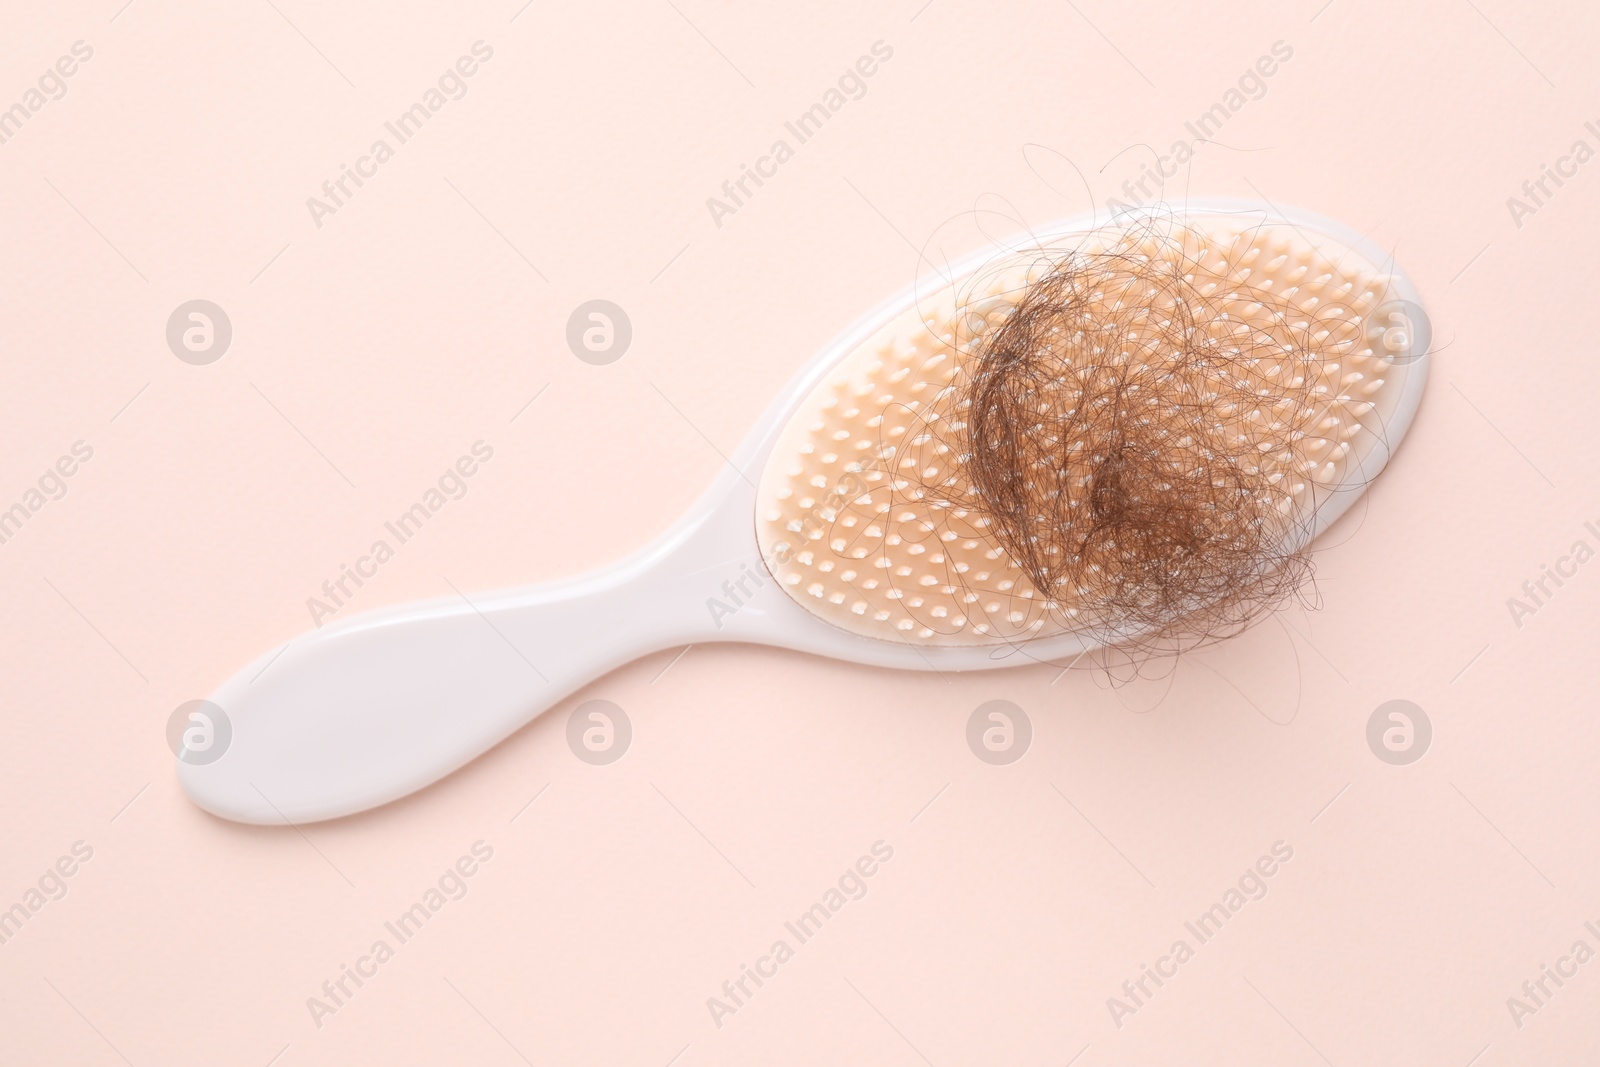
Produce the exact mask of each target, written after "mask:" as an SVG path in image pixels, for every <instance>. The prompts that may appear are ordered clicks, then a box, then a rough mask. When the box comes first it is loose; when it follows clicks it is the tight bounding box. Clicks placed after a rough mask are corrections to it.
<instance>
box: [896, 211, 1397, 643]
mask: <svg viewBox="0 0 1600 1067" xmlns="http://www.w3.org/2000/svg"><path fill="white" fill-rule="evenodd" d="M1248 246H1249V243H1248V242H1235V244H1234V245H1232V246H1230V245H1228V244H1227V243H1219V242H1216V241H1213V240H1208V238H1207V237H1206V236H1205V235H1203V234H1199V233H1197V232H1195V231H1193V230H1190V229H1188V228H1186V227H1183V226H1180V225H1176V224H1174V223H1172V222H1171V221H1170V220H1165V221H1163V220H1159V219H1150V220H1146V221H1145V222H1143V223H1142V224H1140V225H1138V226H1136V227H1135V228H1133V229H1130V230H1123V231H1116V232H1114V233H1112V234H1110V235H1106V236H1102V237H1100V238H1099V239H1098V242H1097V243H1096V244H1094V245H1085V246H1081V247H1079V248H1077V249H1074V250H1072V251H1069V252H1065V253H1062V252H1056V253H1054V254H1050V255H1046V256H1043V257H1041V258H1039V259H1037V260H1036V261H1035V262H1034V263H1033V264H1032V269H1031V271H1030V273H1029V281H1028V283H1027V284H1026V286H1025V287H1023V288H1022V289H1021V291H1020V293H1018V294H1017V295H1016V298H1015V300H1014V302H1012V303H1010V304H1009V306H1008V307H1007V308H1004V309H1002V310H1001V312H1000V314H999V315H996V316H994V317H995V318H997V319H998V320H999V321H998V324H996V325H993V326H991V327H990V328H988V329H980V330H978V331H977V332H976V333H975V335H974V336H973V337H972V338H971V340H970V342H969V343H967V344H965V345H963V346H961V347H962V348H963V349H964V351H963V353H962V355H963V359H964V365H963V368H962V372H961V374H960V375H958V376H957V378H956V379H955V381H953V383H952V385H951V386H950V388H948V389H946V390H945V391H944V392H943V394H942V395H941V396H940V397H939V398H938V399H937V400H936V401H935V402H934V403H933V404H931V405H930V406H929V407H928V408H927V409H925V410H924V411H923V413H922V418H921V420H920V422H921V426H922V428H923V431H924V432H923V433H922V434H920V435H919V436H918V438H917V440H916V442H915V448H916V451H917V453H918V454H919V457H918V458H917V459H915V460H914V461H913V462H911V463H907V464H902V466H903V467H906V468H909V469H910V470H912V471H921V470H928V471H938V472H939V476H936V477H934V478H931V479H930V478H915V479H913V482H912V484H911V485H910V486H909V487H908V488H907V489H905V490H902V495H903V496H904V497H914V498H916V499H917V500H919V501H921V502H923V504H924V506H929V505H932V506H933V507H935V508H936V509H937V510H939V511H942V512H943V513H944V514H946V515H951V514H954V515H966V516H971V515H977V516H981V517H982V518H981V519H980V520H979V524H980V525H982V526H984V527H985V528H986V532H987V535H988V536H989V537H990V538H991V539H993V540H994V541H996V542H997V543H998V544H999V545H1000V546H1001V547H1003V549H1004V551H1005V553H1006V554H1007V555H1008V556H1009V557H1010V559H1011V560H1012V561H1013V562H1014V563H1015V564H1016V565H1017V566H1018V567H1019V568H1020V569H1021V570H1022V571H1023V572H1024V573H1025V574H1026V576H1027V578H1028V579H1029V580H1030V581H1031V583H1032V586H1033V590H1032V591H1030V594H1029V596H1030V598H1032V597H1034V596H1035V595H1036V596H1037V599H1032V602H1031V603H1030V604H1029V614H1030V616H1033V617H1038V616H1040V615H1043V616H1048V617H1049V618H1050V621H1051V622H1052V624H1053V625H1052V627H1051V628H1052V629H1054V628H1058V627H1070V628H1072V629H1077V630H1088V631H1090V632H1093V633H1096V634H1098V635H1100V636H1101V637H1102V638H1104V639H1107V640H1108V641H1115V642H1120V643H1124V644H1127V643H1133V644H1136V645H1143V646H1145V647H1151V646H1154V645H1157V644H1163V643H1169V642H1173V641H1177V642H1180V643H1184V644H1190V643H1193V642H1196V641H1206V640H1209V639H1214V638H1218V637H1223V636H1227V635H1228V634H1230V633H1233V632H1236V631H1237V630H1239V629H1241V628H1243V627H1244V626H1246V625H1248V624H1249V623H1250V622H1251V621H1253V619H1254V618H1255V617H1256V616H1258V615H1259V614H1260V613H1262V612H1263V611H1265V610H1267V609H1268V608H1270V607H1272V606H1274V605H1277V604H1280V603H1281V602H1283V601H1284V600H1285V599H1286V598H1288V597H1290V596H1292V595H1293V594H1295V593H1296V592H1297V591H1298V590H1301V589H1302V588H1303V587H1304V586H1305V584H1306V582H1307V580H1308V579H1309V577H1310V575H1311V571H1312V566H1311V562H1310V560H1309V558H1308V556H1307V552H1306V548H1307V543H1308V541H1309V539H1310V533H1311V521H1312V515H1313V512H1314V507H1315V502H1316V497H1317V492H1318V489H1319V483H1326V482H1328V481H1330V480H1331V472H1332V471H1334V470H1335V468H1336V465H1337V463H1336V461H1337V460H1338V458H1339V457H1340V456H1342V455H1343V454H1344V453H1345V452H1346V451H1347V450H1348V447H1349V446H1348V443H1346V441H1345V440H1344V438H1345V437H1346V436H1347V435H1345V434H1340V433H1338V432H1337V431H1338V429H1339V428H1340V425H1339V424H1341V422H1342V420H1341V419H1339V418H1334V419H1332V420H1331V422H1332V423H1333V424H1334V425H1333V430H1334V432H1333V433H1331V434H1330V433H1328V432H1325V431H1326V430H1327V429H1328V426H1327V423H1328V422H1329V420H1328V419H1327V418H1326V417H1327V416H1328V413H1329V408H1330V406H1331V405H1332V404H1334V403H1336V402H1338V401H1339V400H1340V399H1348V398H1340V397H1339V396H1338V392H1337V372H1338V359H1339V355H1340V353H1341V352H1344V351H1347V350H1349V349H1350V347H1351V346H1352V345H1353V344H1355V343H1358V342H1359V340H1360V330H1359V326H1360V317H1359V316H1358V315H1353V314H1350V313H1348V311H1347V310H1346V309H1341V308H1338V307H1334V306H1332V305H1331V304H1329V303H1328V302H1327V301H1326V300H1325V299H1315V298H1312V299H1309V300H1308V298H1307V295H1306V293H1305V291H1303V290H1302V289H1301V288H1300V287H1299V286H1288V287H1280V286H1277V285H1275V284H1274V276H1273V275H1272V274H1271V273H1270V272H1268V271H1264V270H1263V269H1262V268H1263V267H1265V266H1267V265H1268V263H1267V262H1266V261H1262V262H1257V260H1258V259H1259V258H1260V255H1261V249H1260V248H1259V246H1257V247H1255V249H1254V251H1253V252H1252V253H1250V255H1249V258H1248V261H1246V262H1241V261H1239V260H1238V258H1237V256H1236V257H1235V258H1230V254H1231V253H1240V254H1242V252H1241V250H1242V249H1244V248H1246V247H1248ZM1268 258H1269V260H1270V258H1271V257H1270V255H1269V257H1268ZM1280 262H1281V261H1280ZM1252 268H1253V269H1252ZM1302 273H1304V272H1302ZM1252 279H1255V280H1252ZM1330 368H1331V372H1332V382H1331V383H1330V380H1329V374H1328V373H1327V372H1328V371H1329V370H1330ZM1366 406H1367V407H1370V405H1366ZM951 454H954V455H955V456H956V457H957V464H956V466H955V467H954V468H952V466H951V465H950V464H949V463H948V462H946V463H943V464H940V463H937V462H931V461H930V460H929V458H925V457H933V456H935V455H940V456H949V455H951ZM969 521H970V520H969Z"/></svg>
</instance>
